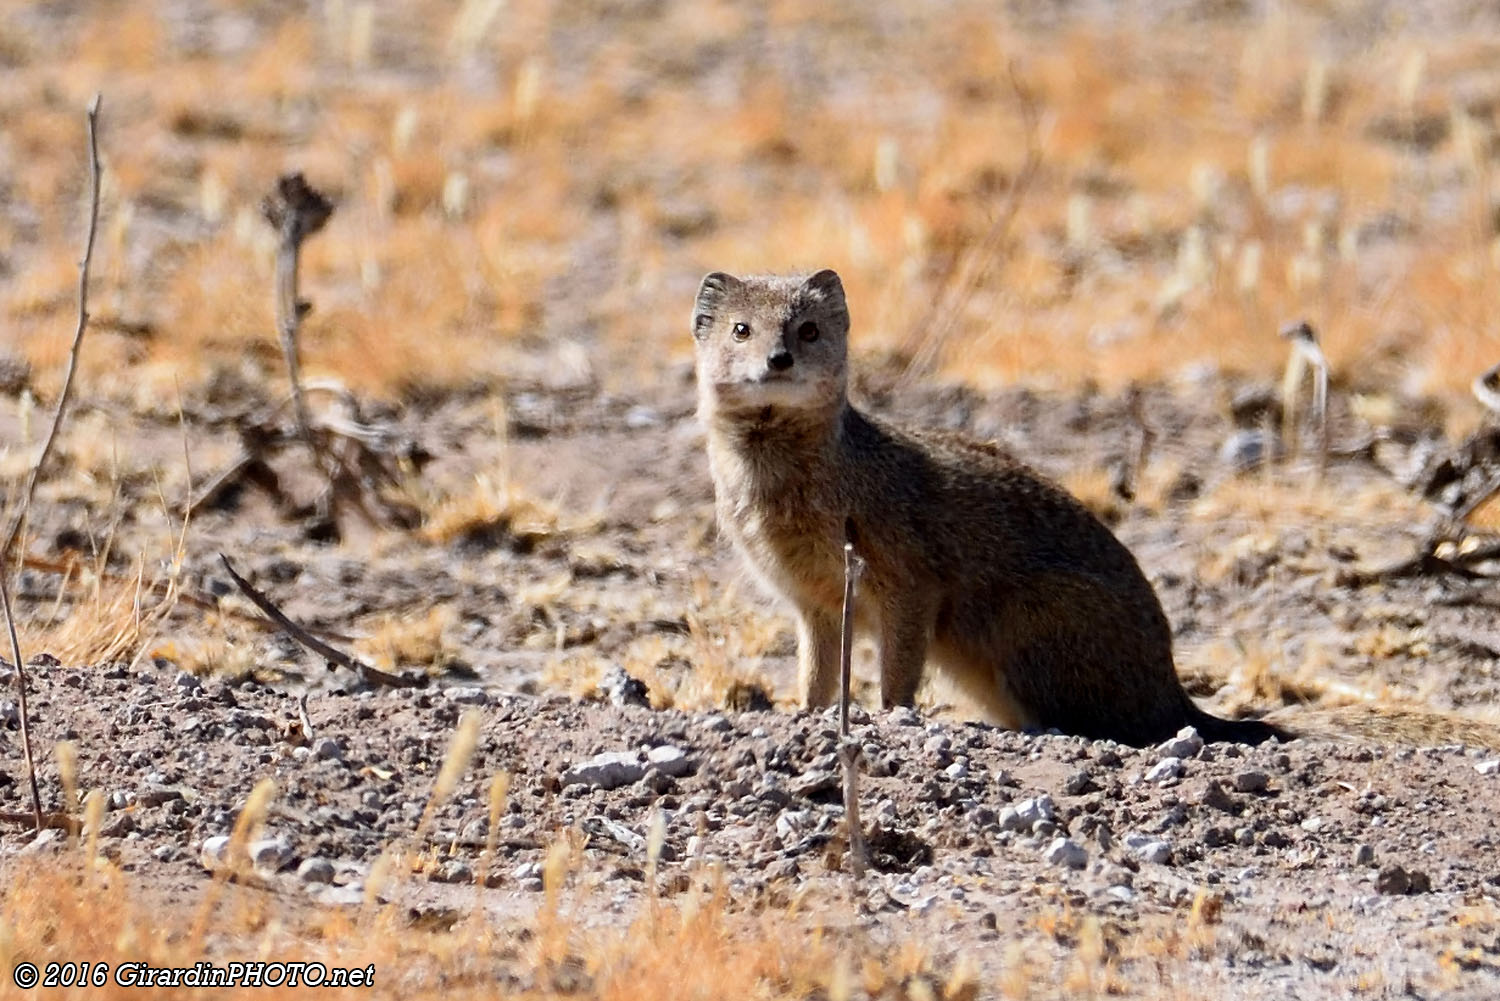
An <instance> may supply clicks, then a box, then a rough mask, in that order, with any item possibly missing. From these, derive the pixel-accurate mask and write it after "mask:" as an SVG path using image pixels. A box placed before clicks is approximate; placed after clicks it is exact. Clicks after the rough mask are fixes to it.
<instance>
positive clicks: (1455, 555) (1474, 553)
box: [1338, 534, 1500, 587]
mask: <svg viewBox="0 0 1500 1001" xmlns="http://www.w3.org/2000/svg"><path fill="white" fill-rule="evenodd" d="M1496 559H1500V544H1490V545H1476V546H1474V547H1472V548H1469V549H1463V548H1460V547H1459V546H1458V545H1455V544H1454V543H1453V542H1452V541H1451V540H1448V539H1444V538H1443V537H1442V536H1441V535H1437V534H1434V535H1431V536H1429V537H1428V538H1427V539H1426V540H1425V541H1424V542H1423V543H1422V545H1421V546H1420V547H1419V548H1418V550H1417V552H1416V553H1415V554H1414V555H1413V556H1411V557H1409V558H1407V559H1404V560H1401V561H1400V562H1399V563H1393V564H1391V565H1390V566H1385V567H1378V568H1376V569H1374V570H1349V571H1346V572H1344V573H1341V574H1339V578H1338V580H1339V583H1340V584H1344V585H1347V586H1350V587H1360V586H1363V585H1366V584H1375V583H1379V582H1381V581H1388V580H1401V579H1404V578H1409V577H1441V576H1445V575H1452V576H1454V577H1459V578H1462V579H1464V580H1493V579H1494V575H1493V574H1486V573H1480V572H1479V571H1477V570H1474V569H1473V567H1476V566H1479V565H1480V564H1483V563H1488V562H1490V561H1492V560H1496Z"/></svg>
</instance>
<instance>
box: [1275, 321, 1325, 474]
mask: <svg viewBox="0 0 1500 1001" xmlns="http://www.w3.org/2000/svg"><path fill="white" fill-rule="evenodd" d="M1281 336H1282V337H1284V338H1286V339H1287V340H1288V341H1290V342H1291V345H1292V353H1291V356H1290V357H1289V358H1287V363H1286V372H1285V374H1284V375H1283V376H1282V379H1281V412H1282V415H1283V420H1282V428H1283V435H1285V434H1286V433H1287V432H1288V431H1290V430H1292V429H1295V428H1296V426H1297V415H1298V412H1297V388H1298V386H1300V385H1301V383H1302V376H1303V374H1304V373H1306V372H1307V371H1308V370H1309V369H1311V370H1312V416H1313V424H1314V426H1315V428H1316V431H1317V447H1318V472H1319V473H1322V472H1323V470H1324V469H1325V468H1326V467H1327V465H1328V359H1327V358H1326V357H1324V355H1323V349H1322V348H1321V347H1319V346H1318V335H1317V334H1316V333H1315V332H1314V331H1313V328H1312V326H1311V325H1310V324H1308V323H1307V322H1305V321H1304V322H1302V323H1297V324H1293V325H1292V326H1290V327H1287V328H1286V329H1285V330H1283V331H1282V332H1281ZM1300 438H1301V436H1300V435H1299V436H1298V439H1299V441H1298V444H1299V445H1300V444H1301V442H1300Z"/></svg>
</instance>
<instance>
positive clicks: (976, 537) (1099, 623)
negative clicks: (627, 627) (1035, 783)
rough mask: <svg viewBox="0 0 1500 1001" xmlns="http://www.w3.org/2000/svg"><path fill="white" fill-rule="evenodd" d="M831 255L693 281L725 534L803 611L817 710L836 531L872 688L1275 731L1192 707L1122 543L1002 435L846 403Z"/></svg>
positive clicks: (830, 647)
mask: <svg viewBox="0 0 1500 1001" xmlns="http://www.w3.org/2000/svg"><path fill="white" fill-rule="evenodd" d="M848 335H849V311H848V307H847V305H846V303H845V299H844V289H843V284H842V283H841V282H840V280H839V276H838V275H837V274H835V273H834V272H833V271H828V270H824V271H819V272H818V273H816V274H814V275H812V276H810V277H807V278H783V277H752V278H735V277H733V276H731V275H727V274H724V273H722V272H714V273H712V274H710V275H708V276H707V277H705V278H704V279H703V283H702V285H701V287H700V288H699V291H698V297H697V302H696V305H695V309H694V312H693V336H694V338H695V339H696V342H697V349H696V354H697V378H698V411H699V416H700V418H701V419H702V421H703V423H704V424H705V426H706V430H707V437H708V456H709V463H710V466H711V469H712V474H713V481H714V493H715V498H716V505H717V510H718V517H719V521H720V525H721V527H722V529H723V530H724V531H725V532H726V534H727V535H728V536H729V537H730V538H731V539H732V540H733V542H734V544H735V546H736V547H737V548H738V549H739V550H740V552H741V553H742V554H743V555H744V556H745V558H746V559H747V560H748V562H749V564H750V566H751V567H752V568H753V569H754V570H755V571H756V572H757V574H758V575H759V576H760V577H761V578H762V579H763V580H764V582H765V583H766V584H767V585H768V586H769V587H770V588H771V589H772V590H774V591H775V592H776V593H777V594H779V595H780V596H781V597H782V598H784V599H785V600H786V601H787V602H788V603H789V604H790V605H791V606H792V607H793V609H795V612H796V619H797V647H798V666H799V680H800V685H801V694H802V699H803V702H804V704H805V705H806V706H808V707H809V708H818V707H823V706H827V705H829V704H830V703H831V702H832V701H833V700H834V699H835V698H836V696H837V692H838V679H839V647H840V640H841V626H840V609H841V602H842V597H843V546H844V540H845V533H846V525H848V526H850V528H851V529H852V532H853V534H854V537H855V539H856V549H857V551H858V553H859V555H860V556H861V557H862V558H863V559H864V561H865V564H866V569H865V573H864V576H863V577H862V578H861V582H860V590H861V599H860V601H859V603H858V606H857V607H858V610H859V614H858V618H857V621H856V626H857V628H859V629H860V630H861V631H862V632H865V633H868V634H869V635H872V636H873V637H874V638H875V640H876V644H877V647H878V660H879V668H880V697H881V701H882V703H883V704H884V705H885V706H886V707H891V706H897V705H910V704H911V703H912V701H913V699H914V698H915V696H916V692H917V686H918V684H919V683H920V682H921V680H922V677H923V672H924V670H925V669H926V665H927V664H928V663H929V662H931V663H932V664H933V665H935V666H936V667H937V668H938V669H939V670H941V671H943V672H945V673H946V674H947V675H948V676H949V677H950V678H951V679H952V680H953V681H954V682H956V683H957V685H958V686H959V687H960V688H961V689H963V690H964V691H966V692H967V693H968V694H969V695H970V696H971V697H972V698H974V699H976V700H977V701H978V702H979V703H980V704H981V705H982V706H983V707H984V708H985V710H986V711H987V712H988V714H989V715H991V716H992V717H994V718H995V720H996V721H997V722H1000V723H1003V724H1005V725H1008V726H1012V727H1016V728H1023V727H1024V728H1040V729H1048V728H1053V727H1055V728H1057V729H1058V730H1061V731H1062V732H1064V733H1070V734H1079V735H1082V736H1086V737H1092V738H1111V739H1114V740H1118V741H1121V742H1124V743H1130V744H1145V743H1150V742H1154V741H1157V740H1160V739H1163V738H1165V737H1167V736H1170V735H1171V734H1172V733H1173V732H1175V731H1176V730H1177V729H1178V728H1180V727H1182V726H1184V725H1187V724H1192V725H1193V726H1196V727H1197V728H1198V729H1199V731H1200V732H1201V733H1202V734H1203V735H1204V736H1205V737H1207V738H1209V739H1221V740H1240V741H1246V742H1257V741H1261V740H1264V739H1266V738H1268V737H1270V736H1273V735H1277V734H1279V733H1280V731H1278V730H1276V729H1275V728H1273V727H1271V726H1269V725H1267V724H1264V723H1260V722H1256V721H1244V722H1232V721H1228V720H1222V719H1218V718H1216V717H1214V716H1210V715H1209V714H1207V713H1205V712H1203V711H1202V710H1200V709H1199V708H1198V707H1197V706H1196V705H1194V704H1193V702H1192V700H1191V699H1190V698H1189V697H1188V695H1187V693H1186V692H1184V691H1183V689H1182V685H1181V683H1180V682H1179V681H1178V678H1177V673H1176V670H1175V668H1174V667H1173V663H1172V635H1171V628H1170V626H1169V624H1168V622H1167V618H1166V615H1165V614H1164V613H1163V612H1162V608H1161V604H1160V602H1159V601H1158V600H1157V598H1156V594H1155V592H1154V591H1153V590H1152V589H1151V585H1150V584H1149V583H1148V582H1147V581H1146V578H1145V576H1144V575H1143V574H1142V573H1141V569H1140V567H1139V566H1138V565H1137V563H1136V561H1135V559H1134V557H1132V556H1131V554H1130V552H1129V551H1128V550H1127V549H1126V548H1125V546H1124V545H1122V544H1121V543H1120V541H1119V540H1118V539H1116V538H1115V537H1114V535H1113V534H1111V533H1110V531H1109V529H1107V528H1106V527H1105V526H1104V525H1103V524H1102V523H1101V522H1100V521H1099V520H1098V519H1097V518H1095V517H1094V516H1093V515H1092V514H1091V513H1090V512H1089V511H1088V509H1087V508H1085V507H1084V506H1083V505H1082V504H1081V503H1079V501H1077V500H1076V499H1075V498H1073V497H1072V496H1071V495H1069V494H1068V493H1067V492H1066V491H1065V490H1063V489H1062V488H1061V487H1059V486H1057V485H1056V484H1054V483H1052V482H1050V481H1049V480H1047V479H1045V478H1044V477H1042V476H1040V475H1039V474H1037V473H1035V472H1033V471H1032V470H1031V469H1029V468H1028V467H1027V466H1026V465H1024V464H1023V463H1021V462H1020V461H1019V460H1017V459H1016V458H1014V457H1013V456H1011V455H1009V454H1008V453H1006V452H1005V451H1004V450H1002V449H1001V448H999V447H998V446H996V445H993V444H988V443H985V442H981V441H976V440H973V439H970V438H966V437H963V436H961V435H957V434H951V433H944V432H936V431H919V430H908V429H903V428H898V427H895V426H893V425H891V424H888V423H886V422H885V421H883V420H879V419H876V418H874V417H871V416H869V415H867V414H864V413H862V412H861V411H859V410H858V409H856V408H855V407H854V406H852V405H851V404H850V402H849V398H848V368H847V357H848Z"/></svg>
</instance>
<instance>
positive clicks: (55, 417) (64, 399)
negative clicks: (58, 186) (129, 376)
mask: <svg viewBox="0 0 1500 1001" xmlns="http://www.w3.org/2000/svg"><path fill="white" fill-rule="evenodd" d="M99 102H100V95H98V94H95V95H94V99H93V100H92V101H90V102H89V107H88V117H89V229H88V235H87V236H86V237H85V238H84V244H83V259H82V260H80V261H79V262H78V326H77V327H76V328H75V329H74V331H73V347H72V348H71V349H70V350H69V351H68V367H67V369H66V371H64V372H63V383H62V390H61V391H60V392H59V393H58V394H57V406H56V407H55V408H54V409H53V411H52V427H51V428H50V429H49V430H48V431H47V437H46V439H45V440H44V441H43V442H42V450H41V451H40V452H38V453H37V457H36V461H35V462H33V463H32V465H31V469H30V470H29V471H28V472H27V474H26V486H25V487H24V488H23V489H22V491H21V502H20V505H19V506H18V507H17V508H16V513H15V515H14V516H12V518H11V521H10V527H9V528H7V529H6V532H5V541H4V543H3V544H0V563H3V562H5V560H6V559H8V558H9V556H10V550H11V547H12V546H14V545H15V543H16V539H17V538H18V537H19V536H20V534H21V524H22V523H23V522H24V521H25V520H26V513H27V511H29V510H30V508H31V498H32V497H33V496H34V495H35V494H36V484H37V480H39V479H40V478H41V475H42V467H43V466H45V465H46V464H47V458H48V456H50V455H51V454H52V446H53V444H54V443H55V442H56V441H57V429H58V428H60V427H62V421H63V414H64V413H65V412H66V411H67V409H68V396H69V394H70V393H71V392H72V390H73V374H74V373H75V372H77V371H78V350H79V348H80V347H82V345H83V334H84V331H85V330H87V329H88V325H89V264H90V263H91V262H92V261H93V259H94V234H95V233H97V232H98V231H99V131H98V123H99Z"/></svg>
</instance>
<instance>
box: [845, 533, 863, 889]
mask: <svg viewBox="0 0 1500 1001" xmlns="http://www.w3.org/2000/svg"><path fill="white" fill-rule="evenodd" d="M855 537H856V532H855V528H854V519H853V518H849V519H846V520H845V522H844V620H843V643H842V645H841V646H840V648H839V733H840V735H841V736H840V740H839V764H840V765H841V766H842V771H843V774H844V822H845V824H847V825H848V828H849V870H850V872H851V874H852V875H853V876H854V878H855V880H856V881H858V880H860V879H863V878H864V874H865V858H866V850H865V832H864V825H863V824H861V823H860V819H859V750H860V745H859V742H858V741H856V740H853V739H851V738H850V736H849V682H850V668H851V664H852V661H853V654H854V585H855V584H856V583H857V582H858V580H859V575H860V573H861V572H862V571H863V569H864V561H863V560H861V559H860V558H859V556H858V555H856V554H855V552H854V542H855Z"/></svg>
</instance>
